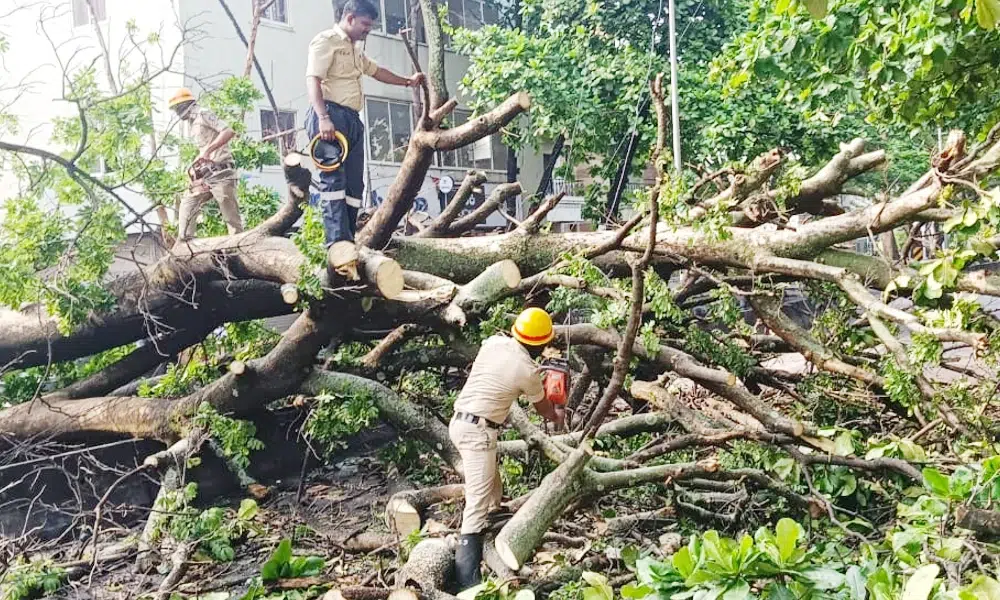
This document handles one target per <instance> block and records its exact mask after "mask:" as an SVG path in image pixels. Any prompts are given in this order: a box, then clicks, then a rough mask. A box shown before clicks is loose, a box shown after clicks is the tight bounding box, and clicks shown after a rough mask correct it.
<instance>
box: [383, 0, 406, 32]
mask: <svg viewBox="0 0 1000 600" xmlns="http://www.w3.org/2000/svg"><path fill="white" fill-rule="evenodd" d="M402 29H406V2H405V0H385V32H386V33H399V32H400V30H402Z"/></svg>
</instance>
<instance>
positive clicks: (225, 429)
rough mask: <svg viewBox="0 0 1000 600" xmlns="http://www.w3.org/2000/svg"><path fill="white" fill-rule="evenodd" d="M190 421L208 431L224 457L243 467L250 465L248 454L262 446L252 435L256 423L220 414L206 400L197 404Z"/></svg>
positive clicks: (255, 431)
mask: <svg viewBox="0 0 1000 600" xmlns="http://www.w3.org/2000/svg"><path fill="white" fill-rule="evenodd" d="M192 422H193V423H194V424H195V426H197V427H202V428H204V429H205V430H206V431H209V432H210V433H211V435H212V437H213V438H214V439H215V440H216V441H217V442H218V443H219V447H221V448H222V453H223V454H224V455H225V457H226V458H228V459H230V460H232V461H233V463H234V464H236V465H239V466H240V467H242V468H244V469H245V468H247V467H248V466H249V465H250V454H251V453H252V452H253V451H254V450H263V448H264V443H263V442H261V441H260V440H258V439H257V438H255V437H254V435H256V433H257V426H256V425H254V424H253V423H251V422H250V421H244V420H241V419H232V418H230V417H226V416H223V415H220V414H219V413H218V411H216V410H215V409H214V408H213V407H212V406H211V405H210V404H208V403H207V402H202V403H201V404H200V405H199V406H198V412H196V413H195V415H194V417H193V418H192Z"/></svg>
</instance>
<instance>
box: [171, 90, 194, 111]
mask: <svg viewBox="0 0 1000 600" xmlns="http://www.w3.org/2000/svg"><path fill="white" fill-rule="evenodd" d="M194 99H195V98H194V94H192V93H191V90H189V89H187V88H181V89H179V90H177V93H176V94H174V95H173V97H172V98H170V101H169V102H167V107H169V108H173V107H175V106H177V105H178V104H183V103H185V102H193V101H194Z"/></svg>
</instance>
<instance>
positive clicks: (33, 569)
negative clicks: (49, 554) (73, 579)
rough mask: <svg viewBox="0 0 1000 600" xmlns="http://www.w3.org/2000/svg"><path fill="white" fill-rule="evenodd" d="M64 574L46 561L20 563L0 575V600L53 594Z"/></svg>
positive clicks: (17, 599)
mask: <svg viewBox="0 0 1000 600" xmlns="http://www.w3.org/2000/svg"><path fill="white" fill-rule="evenodd" d="M65 579H66V572H65V571H63V570H62V569H60V568H58V567H54V566H52V564H51V563H50V562H48V561H33V562H20V563H18V564H15V565H13V566H11V567H10V568H9V569H7V571H6V572H5V573H3V574H2V575H0V600H28V599H29V598H38V597H40V596H42V595H45V596H49V595H51V594H54V593H55V592H56V591H57V590H58V589H59V588H60V587H62V584H63V581H65Z"/></svg>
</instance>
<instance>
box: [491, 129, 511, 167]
mask: <svg viewBox="0 0 1000 600" xmlns="http://www.w3.org/2000/svg"><path fill="white" fill-rule="evenodd" d="M490 139H491V141H492V145H493V168H494V169H496V170H498V171H506V170H507V146H504V145H503V136H501V135H500V134H499V133H496V134H494V135H492V136H490Z"/></svg>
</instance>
